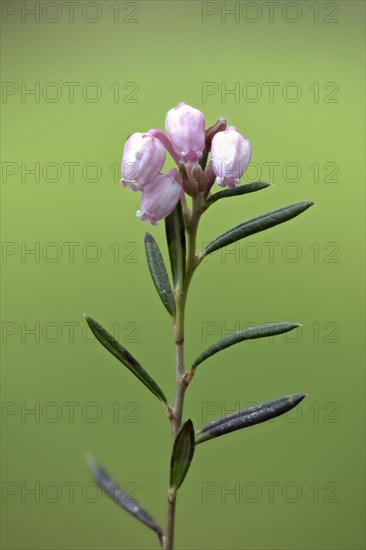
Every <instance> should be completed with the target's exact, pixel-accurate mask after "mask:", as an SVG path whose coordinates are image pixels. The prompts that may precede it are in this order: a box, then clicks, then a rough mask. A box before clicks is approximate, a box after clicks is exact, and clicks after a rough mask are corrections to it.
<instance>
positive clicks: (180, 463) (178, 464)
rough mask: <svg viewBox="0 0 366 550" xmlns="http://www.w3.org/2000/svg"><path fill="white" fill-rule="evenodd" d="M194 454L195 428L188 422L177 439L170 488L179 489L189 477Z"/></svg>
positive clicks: (171, 466)
mask: <svg viewBox="0 0 366 550" xmlns="http://www.w3.org/2000/svg"><path fill="white" fill-rule="evenodd" d="M193 454H194V428H193V424H192V420H187V421H186V422H185V423H184V424H183V425H182V426H181V427H180V429H179V431H178V433H177V437H176V438H175V441H174V445H173V451H172V457H171V461H170V487H174V488H175V489H179V487H180V486H181V485H182V483H183V481H184V478H185V477H186V475H187V472H188V470H189V467H190V465H191V462H192V458H193Z"/></svg>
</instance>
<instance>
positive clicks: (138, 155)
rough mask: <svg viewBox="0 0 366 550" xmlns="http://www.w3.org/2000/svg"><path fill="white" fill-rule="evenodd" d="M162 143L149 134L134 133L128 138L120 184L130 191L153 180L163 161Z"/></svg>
mask: <svg viewBox="0 0 366 550" xmlns="http://www.w3.org/2000/svg"><path fill="white" fill-rule="evenodd" d="M165 156H166V153H165V149H164V146H163V145H162V143H161V142H160V141H159V140H158V139H157V138H155V137H153V136H151V135H149V134H141V133H138V132H137V133H135V134H132V136H130V137H129V138H128V140H127V141H126V143H125V147H124V149H123V156H122V176H123V177H122V185H123V186H124V187H126V186H128V185H129V186H130V187H131V189H132V191H137V190H138V189H143V187H144V186H145V185H147V184H148V183H150V182H152V181H153V180H155V178H156V176H158V175H159V173H160V171H161V169H162V167H163V166H164V162H165Z"/></svg>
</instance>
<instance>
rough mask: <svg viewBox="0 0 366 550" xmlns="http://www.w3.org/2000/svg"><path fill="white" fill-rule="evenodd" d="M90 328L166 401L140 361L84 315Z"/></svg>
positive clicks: (103, 344) (100, 340) (112, 352)
mask: <svg viewBox="0 0 366 550" xmlns="http://www.w3.org/2000/svg"><path fill="white" fill-rule="evenodd" d="M85 318H86V322H87V323H88V325H89V327H90V330H91V331H92V333H93V334H94V336H95V337H96V339H97V340H98V341H99V342H100V343H101V344H102V346H104V347H105V348H106V349H107V350H108V351H109V352H110V353H111V354H112V355H114V356H115V357H116V358H117V359H118V361H121V363H123V364H124V365H125V367H127V368H128V369H129V370H130V371H131V372H132V373H133V374H134V375H135V376H136V377H137V378H138V379H139V380H140V381H141V382H142V383H143V384H144V385H145V386H146V387H147V388H149V390H150V391H151V392H152V393H153V394H154V395H156V397H158V398H159V399H161V401H163V402H164V403H167V398H166V397H165V395H164V393H163V392H162V390H161V389H160V388H159V386H158V385H157V383H156V382H155V381H154V380H153V379H152V378H151V376H150V375H149V374H148V373H147V372H146V371H145V369H143V368H142V366H141V365H140V363H139V362H138V361H137V360H136V359H135V358H134V357H133V356H132V355H131V354H130V353H129V352H128V351H127V350H126V348H124V347H123V346H122V345H121V344H120V343H119V342H117V340H115V338H113V336H112V335H111V334H110V333H109V332H108V331H107V330H105V328H103V327H102V326H101V325H100V324H99V323H97V321H95V320H94V319H92V318H91V317H88V316H85Z"/></svg>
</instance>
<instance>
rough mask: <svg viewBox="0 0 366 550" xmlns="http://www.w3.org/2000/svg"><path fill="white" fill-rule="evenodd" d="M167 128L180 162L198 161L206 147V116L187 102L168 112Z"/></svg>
mask: <svg viewBox="0 0 366 550" xmlns="http://www.w3.org/2000/svg"><path fill="white" fill-rule="evenodd" d="M165 128H166V131H167V133H168V135H169V138H170V141H171V142H172V144H173V147H174V150H175V151H176V153H177V155H178V157H179V159H180V162H182V163H185V162H188V161H192V162H197V161H198V160H199V159H200V158H202V151H203V149H204V147H205V117H204V115H203V113H201V111H199V110H198V109H194V108H193V107H190V106H189V105H186V104H185V103H179V105H177V107H174V108H173V109H170V111H168V112H167V115H166V119H165Z"/></svg>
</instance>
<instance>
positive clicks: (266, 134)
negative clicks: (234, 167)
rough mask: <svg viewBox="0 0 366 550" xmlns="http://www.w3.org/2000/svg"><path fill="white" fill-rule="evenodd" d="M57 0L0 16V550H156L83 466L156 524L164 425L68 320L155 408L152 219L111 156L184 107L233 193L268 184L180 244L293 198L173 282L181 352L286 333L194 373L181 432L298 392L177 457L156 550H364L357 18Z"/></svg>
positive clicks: (357, 11) (360, 35)
mask: <svg viewBox="0 0 366 550" xmlns="http://www.w3.org/2000/svg"><path fill="white" fill-rule="evenodd" d="M71 4H72V5H73V7H72V5H71ZM71 4H70V3H66V2H31V1H30V2H3V3H2V10H3V11H2V31H3V33H2V81H3V84H2V86H3V89H2V92H3V94H2V105H1V106H2V120H3V128H2V134H3V138H4V140H3V143H2V198H3V211H2V238H3V245H2V246H3V250H2V252H3V256H2V269H3V284H4V287H3V295H2V303H3V313H2V351H3V368H2V400H3V409H2V424H1V428H2V441H3V445H2V453H3V455H2V547H3V548H4V549H6V550H11V549H34V550H35V549H52V550H53V549H63V550H66V549H75V550H76V549H87V548H93V549H117V548H123V549H142V548H151V549H153V548H158V541H157V540H156V538H154V534H152V533H151V532H150V531H149V530H148V529H146V528H145V527H143V526H142V525H141V524H139V523H138V522H136V520H134V519H133V518H132V517H131V516H129V515H128V514H126V513H125V512H123V511H122V510H121V509H119V508H118V507H117V506H116V505H115V504H114V503H112V502H111V501H110V500H109V499H108V498H107V497H104V496H102V497H101V496H100V494H98V493H97V492H96V491H95V489H94V488H93V486H92V485H91V484H90V483H91V478H90V476H89V474H88V471H87V469H86V466H85V462H84V456H85V454H86V453H88V452H90V453H91V454H92V455H93V456H94V457H95V458H96V459H97V461H98V462H99V463H101V464H102V465H104V466H105V467H106V469H107V470H108V471H109V472H110V474H111V475H112V476H113V477H114V478H115V479H116V480H118V481H119V483H120V484H121V485H124V486H125V488H126V490H128V491H129V492H130V493H131V494H133V495H134V496H135V497H137V498H138V499H139V500H140V501H141V504H142V505H143V506H145V507H146V508H147V509H148V510H149V511H150V512H151V513H152V515H153V516H154V517H155V518H156V519H157V520H158V521H159V522H160V523H161V524H164V523H165V493H166V485H167V480H168V464H169V455H170V430H169V426H168V423H167V421H166V419H165V418H164V414H163V411H162V410H161V408H160V406H159V403H158V402H157V401H156V400H155V399H154V397H152V395H150V394H149V392H147V391H146V390H145V388H144V387H143V386H141V385H140V384H139V383H138V381H137V380H136V379H134V377H133V376H132V375H131V374H130V373H129V372H127V371H124V370H123V369H122V368H120V366H119V365H118V364H117V362H116V361H115V360H114V359H113V358H112V357H111V356H109V355H108V353H107V352H105V350H103V349H101V348H100V346H99V345H98V344H96V343H95V342H93V340H92V339H91V336H90V333H89V332H87V331H86V330H85V326H84V321H83V317H82V313H83V312H86V313H88V314H89V315H91V316H93V317H95V318H96V319H97V320H98V321H99V322H100V323H102V324H103V325H104V326H106V327H109V328H110V330H113V331H115V334H116V333H117V332H118V335H119V338H120V341H121V342H122V343H124V345H125V346H126V347H127V348H128V349H129V350H130V351H131V352H132V353H133V354H134V355H135V356H136V357H137V358H138V359H139V360H140V361H141V363H142V364H143V365H144V366H145V368H146V369H147V370H148V371H150V372H151V373H152V375H153V376H154V378H156V380H157V381H158V382H159V384H160V385H161V386H162V387H163V389H164V390H165V391H166V392H167V393H168V395H169V397H170V398H171V399H172V397H173V393H174V372H173V371H174V347H173V340H172V331H171V328H170V321H169V319H168V316H167V314H166V312H165V311H164V309H163V307H162V306H161V304H160V303H159V299H158V297H157V296H156V293H155V290H154V288H153V285H152V283H151V280H150V276H149V274H148V271H147V266H146V261H145V256H144V250H143V237H144V232H145V231H146V230H149V231H150V230H151V231H152V233H153V235H154V236H155V237H156V238H157V239H158V240H159V243H160V244H161V247H162V248H163V249H164V253H165V245H164V228H163V224H162V223H160V224H159V226H158V227H156V228H149V227H147V226H146V225H144V224H142V223H141V222H140V221H138V219H137V218H136V217H135V211H136V210H137V209H138V207H139V198H140V197H139V195H138V194H137V193H136V194H132V193H130V192H129V191H128V190H126V189H122V188H121V186H120V185H119V176H120V174H119V164H120V158H121V151H122V148H123V144H124V141H125V140H126V138H127V136H128V135H129V134H131V133H132V132H135V131H146V130H148V129H150V128H164V117H165V113H166V111H167V110H168V109H170V108H171V107H173V106H175V105H176V104H177V103H179V102H180V101H184V102H186V103H188V104H191V105H193V106H195V107H197V108H199V109H201V110H202V111H203V112H204V114H205V116H206V120H207V125H208V126H209V125H211V124H213V123H214V122H215V121H216V120H217V118H218V117H220V116H225V117H227V118H228V120H229V123H230V124H233V125H235V126H237V128H238V129H239V130H240V131H241V132H242V133H244V134H245V135H246V136H247V137H248V138H249V139H250V140H251V142H252V146H253V157H252V166H251V167H250V168H249V169H248V173H247V176H246V178H245V181H250V180H251V181H253V180H257V179H262V180H270V181H273V182H274V183H275V184H276V185H275V186H273V187H272V188H270V189H267V190H265V191H263V192H260V193H256V194H253V195H250V196H247V197H241V198H238V199H232V200H231V199H230V200H227V201H222V202H221V203H217V204H216V205H215V206H213V207H212V209H210V210H209V211H208V213H207V215H206V216H205V218H204V219H203V222H202V225H201V228H200V237H199V240H200V242H204V241H207V240H209V239H211V238H213V237H214V236H216V235H217V234H218V233H219V232H222V231H224V230H225V229H228V228H230V227H231V226H233V225H235V224H237V223H239V222H240V221H242V220H243V219H246V218H249V217H252V216H255V215H257V214H260V213H262V212H266V211H269V210H272V209H275V208H278V207H280V206H283V205H286V204H291V203H295V202H297V201H301V200H309V199H311V200H314V201H315V203H316V207H313V208H312V209H310V210H309V211H307V212H306V213H304V214H302V215H301V216H300V217H299V218H296V219H295V220H292V221H290V222H288V224H284V225H282V226H280V227H277V228H274V229H272V230H270V231H267V232H264V233H261V234H259V235H258V236H255V237H253V238H249V239H248V240H247V241H243V242H241V243H240V244H239V245H238V246H237V247H231V249H230V250H225V251H223V253H222V254H221V253H217V254H215V255H213V256H212V257H210V258H209V260H208V261H207V262H206V263H205V264H203V265H202V267H201V269H200V270H199V272H198V273H197V274H196V277H195V279H194V281H193V284H192V287H191V295H190V299H189V307H188V312H187V360H188V361H191V360H193V358H194V357H195V356H196V355H197V354H198V353H199V352H200V351H201V350H202V349H204V348H205V347H207V345H209V344H211V343H213V342H214V341H215V340H217V339H219V338H220V337H223V336H225V334H226V333H227V331H230V330H234V329H235V328H239V327H242V326H243V325H245V324H246V323H249V322H251V323H252V322H266V321H285V320H289V321H298V322H301V323H302V325H303V327H302V329H301V331H299V332H297V333H295V332H293V333H289V335H288V336H286V335H285V336H284V337H282V336H279V337H277V338H276V339H275V340H274V341H273V342H271V341H267V340H266V341H265V340H262V341H260V342H248V343H243V344H239V345H238V346H236V347H235V348H231V349H229V350H226V351H224V352H222V353H221V354H218V355H216V356H215V357H213V358H211V359H210V360H208V361H207V363H205V364H204V365H202V366H201V367H200V368H199V372H198V373H197V376H196V377H195V379H194V381H193V383H192V386H191V387H190V390H189V392H188V395H187V399H186V408H185V417H188V416H189V417H191V418H192V419H193V421H194V423H195V425H196V426H197V427H199V426H201V425H202V424H204V423H206V422H208V421H211V420H213V419H215V418H218V417H219V416H221V415H223V414H226V413H227V412H228V411H230V410H233V409H236V408H238V407H243V406H246V405H247V404H248V403H250V402H261V401H265V400H269V399H272V398H275V397H278V396H280V395H286V394H289V393H296V392H302V391H306V392H309V394H310V395H309V397H308V398H307V399H306V400H305V401H303V403H302V404H301V405H300V407H299V408H298V409H297V410H296V411H293V412H292V413H291V414H289V415H288V416H287V417H285V418H280V419H277V420H276V421H274V422H271V423H268V424H265V425H261V426H257V427H255V428H252V429H251V430H247V431H243V432H236V433H235V434H231V435H228V436H226V437H225V438H222V439H220V440H214V441H210V442H208V443H206V444H204V445H202V446H200V447H199V448H198V449H197V453H196V456H195V460H194V463H193V465H192V468H191V470H190V472H189V475H188V477H187V479H186V481H185V483H184V486H183V487H182V489H181V491H180V494H179V502H178V508H177V532H176V547H177V548H181V549H193V548H194V549H224V548H230V549H288V550H290V549H291V550H293V549H302V550H308V549H315V548H316V549H332V550H333V549H339V550H341V549H342V550H343V549H345V548H347V549H349V550H351V549H352V550H356V549H357V550H359V549H361V548H364V512H365V510H364V406H363V403H364V372H363V337H364V317H363V313H364V295H363V261H362V257H363V234H364V232H363V221H364V220H363V204H364V173H363V160H364V146H365V143H364V130H363V126H364V49H363V45H364V19H365V18H364V3H363V2H357V1H355V2H352V1H351V2H303V1H301V2H291V3H290V2H275V3H267V2H255V3H254V2H226V3H225V2H223V3H222V2H203V3H201V2H190V1H184V2H179V1H176V2H155V1H139V2H115V1H114V2H112V1H111V2H109V1H104V2H78V3H71ZM228 10H229V11H230V10H232V11H233V13H229V12H228ZM31 90H33V93H32V92H31ZM230 91H232V92H234V93H231V94H230V93H229V92H230ZM167 166H169V163H167ZM32 170H33V172H32ZM32 251H33V252H32ZM32 410H33V413H32V412H31V411H32Z"/></svg>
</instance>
